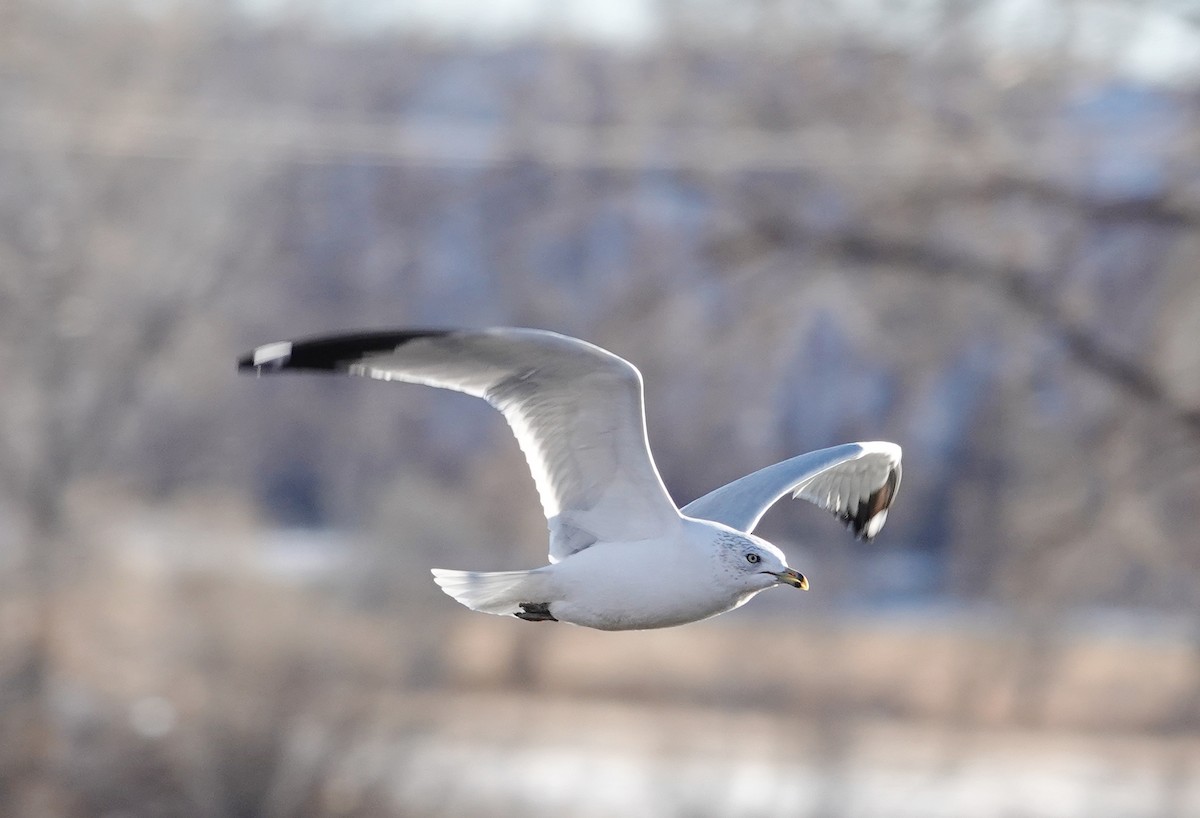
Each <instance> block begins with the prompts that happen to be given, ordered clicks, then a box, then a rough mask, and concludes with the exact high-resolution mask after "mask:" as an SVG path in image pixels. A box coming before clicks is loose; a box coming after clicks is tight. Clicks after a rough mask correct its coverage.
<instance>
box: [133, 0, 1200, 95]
mask: <svg viewBox="0 0 1200 818" xmlns="http://www.w3.org/2000/svg"><path fill="white" fill-rule="evenodd" d="M171 1H172V0H141V2H143V3H144V4H146V5H155V4H157V3H164V2H171ZM240 2H241V4H242V5H243V6H244V7H245V8H246V9H247V10H248V11H249V12H250V13H251V14H253V15H254V16H259V17H267V18H270V17H274V16H277V15H279V14H281V13H284V12H287V11H292V12H295V11H300V13H302V14H304V15H305V16H308V17H310V18H315V19H317V20H319V21H320V22H322V23H324V24H326V25H330V26H334V27H345V28H350V29H360V30H361V29H364V28H366V29H371V28H376V27H379V26H389V27H398V28H402V29H408V30H413V29H418V30H425V31H428V32H430V33H434V34H444V35H449V36H456V37H470V38H479V39H485V40H488V39H492V40H495V39H499V40H504V39H508V38H512V37H520V36H528V35H535V34H546V33H556V34H560V35H565V36H570V37H574V38H580V39H585V40H596V41H601V42H605V43H608V44H611V45H625V46H633V47H637V46H645V45H648V44H651V43H653V42H654V40H655V39H656V38H657V37H658V36H659V35H660V33H661V31H662V28H663V19H662V12H661V8H660V7H661V5H662V4H661V2H660V0H487V2H480V0H408V1H407V2H396V0H392V1H391V2H388V0H240ZM947 3H951V4H953V5H954V6H955V7H961V6H962V5H963V2H962V0H843V2H841V3H840V4H838V5H837V6H836V8H837V10H838V13H837V14H836V15H830V14H829V13H828V11H827V9H828V6H827V5H825V4H816V3H807V2H797V3H795V4H794V6H793V7H792V8H794V11H793V12H790V13H789V12H787V11H786V10H785V11H783V12H781V14H782V16H784V17H785V18H790V19H789V22H790V23H792V25H790V26H787V27H786V30H787V31H789V32H796V31H803V32H811V35H812V36H820V37H825V36H829V35H830V33H834V32H837V31H839V30H840V31H845V30H852V31H854V32H856V33H857V34H859V35H865V36H867V37H871V38H875V39H878V40H879V41H881V42H886V43H889V44H892V45H900V46H906V47H914V48H921V47H925V46H927V45H928V44H929V42H930V40H931V39H932V38H936V37H938V36H965V37H970V38H972V39H973V40H975V41H976V42H977V43H978V44H979V47H980V48H981V49H982V53H983V55H984V57H985V58H987V59H991V60H997V61H1001V62H1003V61H1005V60H1006V59H1009V58H1011V57H1019V56H1025V55H1029V54H1037V53H1039V52H1047V51H1048V52H1063V51H1065V52H1066V53H1068V54H1070V55H1071V56H1073V57H1075V58H1078V59H1082V60H1089V61H1097V62H1101V63H1105V64H1109V63H1111V64H1113V65H1115V67H1116V68H1117V70H1118V71H1119V72H1120V73H1122V74H1125V75H1127V76H1130V77H1132V78H1136V79H1139V80H1143V81H1149V82H1162V83H1178V84H1191V83H1195V82H1197V81H1198V80H1200V17H1198V15H1200V0H1158V1H1157V2H1156V1H1155V0H1078V2H1067V0H980V2H978V3H977V4H976V9H977V10H976V11H975V12H974V13H973V14H972V15H971V19H970V21H969V22H968V23H966V24H965V26H964V28H963V29H961V30H959V31H957V32H955V33H954V34H953V35H947V34H946V33H945V32H939V31H938V29H937V26H938V21H939V20H940V19H941V18H942V15H941V13H940V9H941V8H943V7H944V6H945V5H946V4H947ZM682 5H684V6H685V7H686V6H687V5H689V4H688V2H687V0H684V2H683V3H682ZM691 5H692V6H693V7H694V8H696V9H697V10H698V13H697V15H696V16H697V19H698V20H701V21H702V20H703V19H704V15H703V14H702V13H699V12H700V10H703V9H705V7H708V8H709V9H711V8H712V6H714V5H716V6H720V7H721V11H720V13H711V16H712V17H713V18H714V19H715V20H717V21H719V22H715V23H714V25H713V34H714V36H720V35H721V33H722V32H727V31H737V30H738V28H739V27H743V26H745V25H746V20H745V19H739V15H737V13H736V9H737V4H736V3H712V2H711V0H709V1H708V2H706V0H692V3H691ZM1189 15H1190V18H1191V19H1189ZM743 17H745V15H743ZM806 17H807V18H810V19H806Z"/></svg>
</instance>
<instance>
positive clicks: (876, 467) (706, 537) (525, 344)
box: [238, 328, 900, 630]
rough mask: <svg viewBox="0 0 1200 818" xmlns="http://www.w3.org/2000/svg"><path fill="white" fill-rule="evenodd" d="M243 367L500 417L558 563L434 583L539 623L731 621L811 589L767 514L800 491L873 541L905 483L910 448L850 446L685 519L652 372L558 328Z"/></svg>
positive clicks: (301, 355)
mask: <svg viewBox="0 0 1200 818" xmlns="http://www.w3.org/2000/svg"><path fill="white" fill-rule="evenodd" d="M238 368H239V369H240V370H250V371H256V372H259V373H266V372H280V371H284V370H317V371H332V372H345V373H349V374H351V375H365V376H367V377H370V378H377V379H379V380H384V381H405V382H410V383H423V384H428V385H430V386H437V387H441V388H443V389H453V390H456V391H458V392H465V393H467V394H468V395H475V396H476V397H480V398H483V399H485V400H486V401H488V403H490V404H491V405H492V406H494V407H496V408H497V409H499V410H500V411H501V412H502V413H503V414H504V417H505V419H506V420H507V421H508V423H509V425H510V426H511V427H512V429H513V432H514V433H515V434H516V437H517V442H518V443H519V444H520V446H521V449H522V450H523V451H524V452H525V457H526V459H527V460H528V462H529V468H530V470H531V471H532V472H533V479H534V482H535V483H536V485H537V490H538V495H539V496H540V498H541V501H542V508H543V510H544V511H545V513H546V519H547V520H548V521H549V528H550V564H548V565H545V566H542V567H541V568H534V569H533V570H530V571H503V572H490V573H483V572H477V571H450V570H444V569H433V575H434V578H435V581H436V582H437V584H438V585H440V586H441V587H442V589H443V590H444V591H445V592H446V593H447V594H449V595H450V596H452V597H454V598H455V599H456V600H458V601H459V602H461V603H462V604H463V605H466V606H467V607H468V608H471V609H472V610H475V611H482V612H484V613H490V614H500V615H511V616H516V617H519V618H521V619H525V620H529V621H561V622H571V623H574V624H576V625H583V626H586V627H590V628H599V629H602V630H632V629H642V628H664V627H669V626H673V625H682V624H684V623H686V622H694V621H697V620H700V619H706V618H708V617H711V616H716V615H717V614H720V613H724V612H725V611H729V610H732V609H733V608H736V607H738V606H740V605H743V604H744V603H745V602H747V601H748V600H749V599H750V598H751V597H753V596H754V595H755V594H757V593H758V592H759V591H763V590H766V589H767V588H771V587H773V586H776V585H780V584H782V585H790V586H792V587H794V588H801V589H807V588H808V580H807V579H806V578H805V577H804V575H803V574H801V573H799V572H797V571H795V570H793V569H792V568H789V567H788V565H787V560H786V558H785V557H784V555H783V552H782V551H780V550H779V549H778V548H776V547H775V546H774V545H772V544H771V543H769V542H767V541H766V540H764V539H762V538H760V537H756V536H754V534H753V533H751V532H752V531H753V530H754V528H755V526H756V525H757V524H758V521H759V519H760V518H761V517H762V515H763V514H764V513H765V512H766V510H767V509H768V508H770V507H771V506H772V505H773V504H774V503H775V501H777V500H779V499H780V498H781V497H783V496H784V495H785V494H788V493H791V494H792V496H793V497H799V498H802V499H805V500H808V501H810V502H812V503H815V504H816V505H818V506H820V507H821V508H824V509H827V510H829V511H831V512H833V513H834V514H836V515H837V516H838V517H840V518H841V519H842V520H843V522H845V523H846V524H847V525H848V526H849V527H850V529H851V530H852V531H853V532H854V533H855V534H856V535H857V536H859V537H860V538H866V539H871V538H872V537H874V536H875V535H876V534H878V533H879V530H880V529H881V528H882V527H883V524H884V521H885V520H886V518H887V512H888V508H889V507H890V506H891V503H892V500H893V499H894V498H895V496H896V490H897V488H898V487H899V485H900V447H899V446H897V445H896V444H894V443H885V442H872V443H847V444H844V445H842V446H834V447H833V448H829V449H822V450H820V451H815V452H810V453H808V454H803V455H800V456H799V457H794V458H792V459H790V460H785V461H783V462H781V463H776V464H775V465H773V466H768V467H767V468H765V469H761V470H760V471H757V472H754V473H753V474H750V475H747V476H745V477H742V478H741V479H739V480H735V481H734V482H732V483H730V484H728V485H726V486H723V487H722V488H719V489H717V490H716V491H713V492H712V493H710V494H707V495H705V496H704V497H701V498H700V499H699V500H696V501H694V502H692V503H690V504H688V505H686V506H684V507H683V508H682V509H679V508H677V507H676V505H675V503H674V502H673V501H672V500H671V497H670V495H669V494H667V490H666V487H665V486H664V485H663V482H662V478H660V477H659V474H658V470H657V469H656V468H655V466H654V460H653V459H652V458H651V456H650V448H649V445H648V443H647V440H646V420H645V411H644V407H643V402H642V376H641V373H640V372H638V370H637V368H636V367H634V366H633V365H632V364H630V363H629V362H628V361H625V360H623V359H622V358H619V357H617V356H616V355H613V354H612V353H611V352H608V351H607V350H604V349H601V348H600V347H598V346H595V345H593V344H589V343H587V342H585V341H580V340H578V339H575V338H570V337H567V336H565V335H559V334H557V333H553V332H547V331H544V330H534V329H511V328H499V329H487V330H396V331H388V332H366V333H358V334H352V335H335V336H328V337H321V338H311V339H306V340H298V341H281V342H277V343H272V344H266V345H264V346H260V347H258V348H257V349H255V350H254V351H253V352H250V353H248V354H247V355H245V356H244V357H243V358H242V359H241V360H240V361H239V362H238Z"/></svg>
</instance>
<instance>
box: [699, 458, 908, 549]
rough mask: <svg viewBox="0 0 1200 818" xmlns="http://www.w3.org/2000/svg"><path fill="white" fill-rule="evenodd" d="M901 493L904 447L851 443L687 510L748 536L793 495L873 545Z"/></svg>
mask: <svg viewBox="0 0 1200 818" xmlns="http://www.w3.org/2000/svg"><path fill="white" fill-rule="evenodd" d="M898 488H900V447H899V446H897V445H896V444H895V443H885V442H883V441H875V442H872V443H846V444H844V445H841V446H834V447H833V448H830V449H821V450H819V451H815V452H809V453H808V454H802V455H800V456H799V457H793V458H792V459H790V460H784V461H783V462H782V463H776V464H775V465H774V466H767V467H766V468H765V469H760V470H759V471H756V472H754V473H753V474H748V475H746V476H745V477H743V478H741V479H740V480H734V481H733V482H732V483H730V484H728V485H726V486H722V487H721V488H719V489H717V490H716V491H713V492H710V493H709V494H706V495H704V496H703V497H701V498H700V499H699V500H695V501H694V502H691V503H689V504H688V505H686V506H684V507H683V509H682V510H681V511H682V513H683V514H686V515H687V516H689V517H696V518H699V519H702V520H714V521H716V522H719V523H724V524H725V525H727V526H730V527H731V528H736V529H737V530H739V531H745V532H747V533H749V532H751V531H753V530H754V527H755V526H757V525H758V521H759V520H760V519H762V516H763V514H765V513H766V511H767V509H768V508H770V507H771V506H773V505H774V504H775V502H776V501H777V500H779V498H781V497H783V496H784V495H785V494H788V493H789V492H790V493H791V495H792V496H793V497H799V498H802V499H804V500H808V501H809V502H810V503H815V504H816V505H818V506H820V507H821V508H823V509H826V510H828V511H832V512H833V513H834V514H836V515H837V516H838V517H839V518H840V519H841V520H842V522H844V523H845V524H846V525H847V526H848V527H849V528H850V530H851V531H853V532H854V535H855V536H856V537H858V538H860V539H866V540H870V539H871V538H873V537H874V536H875V535H876V534H878V533H879V530H880V529H881V528H883V524H884V522H885V521H886V520H887V513H888V508H889V507H890V506H891V504H892V500H894V499H895V497H896V490H897V489H898Z"/></svg>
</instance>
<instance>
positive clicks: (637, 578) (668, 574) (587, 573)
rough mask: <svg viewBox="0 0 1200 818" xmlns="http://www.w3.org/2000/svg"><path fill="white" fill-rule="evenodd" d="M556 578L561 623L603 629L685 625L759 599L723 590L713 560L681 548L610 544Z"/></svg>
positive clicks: (566, 565)
mask: <svg viewBox="0 0 1200 818" xmlns="http://www.w3.org/2000/svg"><path fill="white" fill-rule="evenodd" d="M552 573H553V575H554V579H555V583H554V584H555V585H556V586H557V590H558V593H557V594H556V596H558V597H559V598H558V599H555V600H551V602H550V612H551V613H553V614H554V616H555V618H557V619H558V620H560V621H562V622H571V623H573V624H576V625H584V626H586V627H589V628H599V629H600V630H639V629H646V628H666V627H671V626H673V625H682V624H684V623H686V622H695V621H696V620H699V619H706V618H708V617H710V616H716V615H717V614H719V613H723V612H725V611H728V610H730V609H731V608H735V607H737V606H738V605H740V604H742V603H743V602H745V601H746V600H747V599H749V598H750V597H751V596H753V593H750V594H744V593H734V592H731V591H728V590H723V589H722V588H720V587H719V585H718V583H717V582H716V581H715V578H714V574H713V563H712V558H711V556H709V555H708V554H706V553H705V552H704V551H702V550H699V549H695V548H691V547H688V546H687V545H686V544H681V543H646V542H634V543H604V544H601V545H596V546H593V547H591V548H588V549H585V550H583V551H580V552H578V553H576V554H572V555H571V556H570V557H568V558H566V559H565V560H563V561H562V562H560V563H557V564H556V565H554V567H553V569H552Z"/></svg>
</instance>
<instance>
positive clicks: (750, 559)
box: [746, 551, 762, 565]
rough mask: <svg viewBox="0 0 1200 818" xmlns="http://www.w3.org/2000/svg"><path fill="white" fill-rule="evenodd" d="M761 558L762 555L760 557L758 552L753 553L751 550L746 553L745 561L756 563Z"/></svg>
mask: <svg viewBox="0 0 1200 818" xmlns="http://www.w3.org/2000/svg"><path fill="white" fill-rule="evenodd" d="M761 560H762V557H760V556H759V555H758V554H755V553H754V552H753V551H751V552H750V553H749V554H747V555H746V562H748V563H750V564H751V565H758V563H759V562H760V561H761Z"/></svg>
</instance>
